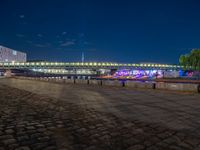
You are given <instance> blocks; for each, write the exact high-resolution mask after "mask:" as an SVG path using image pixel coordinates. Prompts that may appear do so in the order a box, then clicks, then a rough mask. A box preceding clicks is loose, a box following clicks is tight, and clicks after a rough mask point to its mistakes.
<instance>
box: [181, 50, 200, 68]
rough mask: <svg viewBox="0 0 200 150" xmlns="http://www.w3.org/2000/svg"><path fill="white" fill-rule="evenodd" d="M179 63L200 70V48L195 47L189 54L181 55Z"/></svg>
mask: <svg viewBox="0 0 200 150" xmlns="http://www.w3.org/2000/svg"><path fill="white" fill-rule="evenodd" d="M179 63H180V65H182V66H184V68H185V69H188V68H191V69H192V70H200V49H193V50H192V51H191V52H190V53H189V54H186V55H181V56H180V58H179Z"/></svg>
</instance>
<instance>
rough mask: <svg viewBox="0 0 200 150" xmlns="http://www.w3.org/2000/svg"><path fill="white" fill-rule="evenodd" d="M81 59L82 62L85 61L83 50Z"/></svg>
mask: <svg viewBox="0 0 200 150" xmlns="http://www.w3.org/2000/svg"><path fill="white" fill-rule="evenodd" d="M81 60H82V63H84V61H85V54H84V52H82V58H81Z"/></svg>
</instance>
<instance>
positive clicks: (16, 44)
mask: <svg viewBox="0 0 200 150" xmlns="http://www.w3.org/2000/svg"><path fill="white" fill-rule="evenodd" d="M199 8H200V1H199V0H40V1H38V0H1V1H0V18H1V22H0V45H4V46H7V47H10V48H13V49H17V50H21V51H24V52H27V53H28V58H29V59H43V60H44V59H45V60H52V61H80V60H81V51H85V55H86V61H115V62H130V63H131V62H159V63H178V57H179V55H180V54H183V53H188V52H189V51H190V50H191V49H192V48H199V47H200V9H199Z"/></svg>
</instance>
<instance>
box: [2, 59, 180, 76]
mask: <svg viewBox="0 0 200 150" xmlns="http://www.w3.org/2000/svg"><path fill="white" fill-rule="evenodd" d="M0 69H3V70H13V69H15V70H16V69H17V70H31V71H33V72H43V73H52V74H105V73H108V72H111V71H112V70H119V69H135V70H137V69H143V70H181V69H182V66H179V65H169V64H155V63H132V64H131V63H111V62H84V63H81V62H21V63H20V62H10V63H8V62H6V63H0Z"/></svg>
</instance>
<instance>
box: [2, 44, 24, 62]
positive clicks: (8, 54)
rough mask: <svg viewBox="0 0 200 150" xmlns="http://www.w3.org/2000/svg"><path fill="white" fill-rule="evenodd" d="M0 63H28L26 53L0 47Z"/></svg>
mask: <svg viewBox="0 0 200 150" xmlns="http://www.w3.org/2000/svg"><path fill="white" fill-rule="evenodd" d="M0 62H26V53H23V52H20V51H16V50H13V49H10V48H7V47H4V46H1V45H0Z"/></svg>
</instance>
